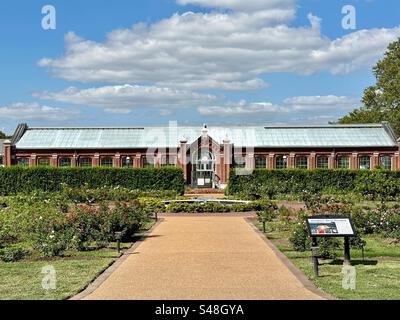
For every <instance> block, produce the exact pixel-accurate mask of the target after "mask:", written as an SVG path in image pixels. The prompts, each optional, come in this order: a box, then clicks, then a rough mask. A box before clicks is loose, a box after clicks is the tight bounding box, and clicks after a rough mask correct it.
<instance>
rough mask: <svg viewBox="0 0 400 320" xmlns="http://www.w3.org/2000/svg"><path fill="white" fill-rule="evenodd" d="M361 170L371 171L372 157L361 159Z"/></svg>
mask: <svg viewBox="0 0 400 320" xmlns="http://www.w3.org/2000/svg"><path fill="white" fill-rule="evenodd" d="M359 168H360V169H361V170H370V169H371V157H370V156H362V157H360V160H359Z"/></svg>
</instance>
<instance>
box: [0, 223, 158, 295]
mask: <svg viewBox="0 0 400 320" xmlns="http://www.w3.org/2000/svg"><path fill="white" fill-rule="evenodd" d="M153 224H154V222H153V221H150V222H148V223H147V224H146V225H145V227H144V228H143V230H142V231H140V232H138V233H137V234H135V236H134V240H138V239H139V238H140V237H141V236H142V235H143V233H144V232H145V231H146V230H148V229H150V228H151V226H152V225H153ZM131 246H132V242H129V243H121V249H128V248H130V247H131ZM120 256H121V253H117V251H116V243H110V244H109V246H108V247H107V248H104V249H100V250H93V251H75V250H71V251H67V252H65V253H64V255H63V257H56V258H48V259H44V258H39V257H38V256H37V255H31V256H29V257H28V258H27V259H25V260H22V261H18V262H7V263H6V262H0V299H1V300H62V299H67V298H69V297H71V296H73V295H75V294H77V293H79V292H81V291H82V290H83V289H85V288H86V287H87V285H88V284H89V283H90V282H92V281H93V280H94V279H95V278H97V277H98V276H99V275H100V274H101V273H102V272H103V271H104V270H105V269H107V267H108V266H110V265H111V264H112V263H113V262H114V261H115V260H116V259H117V258H118V257H120ZM46 266H52V267H54V269H55V271H56V289H55V290H45V289H43V288H42V280H43V278H44V277H45V274H43V273H42V268H43V267H46Z"/></svg>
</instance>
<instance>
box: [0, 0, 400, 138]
mask: <svg viewBox="0 0 400 320" xmlns="http://www.w3.org/2000/svg"><path fill="white" fill-rule="evenodd" d="M44 5H53V6H54V7H55V9H56V23H57V27H56V30H43V28H42V26H41V20H42V18H43V16H44V15H43V14H42V13H41V9H42V7H43V6H44ZM344 5H353V6H354V8H355V9H356V18H357V26H356V29H355V30H345V29H343V28H342V18H343V14H342V13H341V10H342V7H343V6H344ZM399 7H400V5H399V4H398V1H395V0H380V1H378V0H353V1H350V0H347V1H339V0H338V1H336V0H335V1H323V0H297V1H296V0H281V1H276V0H248V1H238V0H176V1H174V0H158V1H156V0H150V1H149V0H147V1H141V0H137V1H129V0H115V1H113V2H111V1H105V0H96V1H95V0H86V1H76V0H69V1H54V0H53V1H46V2H44V1H36V0H32V1H25V0H13V1H10V0H4V1H1V2H0V40H1V50H0V70H1V77H0V82H1V83H0V85H1V88H2V90H1V91H0V92H1V94H0V129H3V130H5V131H7V132H8V133H12V132H13V130H14V129H15V126H16V125H17V124H18V123H20V122H27V123H28V124H29V125H31V126H62V125H65V126H71V125H74V126H99V125H107V126H129V125H139V124H140V125H153V124H162V125H165V124H167V123H168V121H169V120H177V121H178V124H179V123H180V124H200V123H209V124H215V125H217V124H255V123H259V124H265V125H267V124H283V123H290V124H293V123H299V124H305V123H327V122H328V121H334V120H335V119H337V118H338V117H340V116H342V115H344V114H346V113H347V112H348V111H350V110H352V109H353V108H355V107H357V106H359V105H360V103H359V99H360V97H361V96H362V92H363V90H364V89H365V87H366V86H368V85H370V84H372V83H373V82H374V78H373V76H372V74H371V67H372V66H373V64H374V63H375V62H376V61H377V60H378V59H379V58H381V57H382V54H383V53H384V51H385V48H386V47H387V45H388V44H389V43H390V42H391V41H393V40H395V39H396V38H398V37H399V36H400V28H399V26H400V21H399V18H398V12H399V9H400V8H399ZM187 12H192V14H187ZM310 14H311V15H310ZM138 24H141V27H138ZM134 25H136V27H133V26H134Z"/></svg>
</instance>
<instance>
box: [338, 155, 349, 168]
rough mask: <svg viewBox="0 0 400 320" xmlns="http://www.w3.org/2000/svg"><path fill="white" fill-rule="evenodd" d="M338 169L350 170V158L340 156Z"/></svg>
mask: <svg viewBox="0 0 400 320" xmlns="http://www.w3.org/2000/svg"><path fill="white" fill-rule="evenodd" d="M337 167H338V169H350V157H348V156H339V157H338V160H337Z"/></svg>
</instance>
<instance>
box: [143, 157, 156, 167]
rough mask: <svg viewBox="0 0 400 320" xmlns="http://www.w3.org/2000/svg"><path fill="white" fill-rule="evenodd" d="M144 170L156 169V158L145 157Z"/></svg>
mask: <svg viewBox="0 0 400 320" xmlns="http://www.w3.org/2000/svg"><path fill="white" fill-rule="evenodd" d="M142 160H143V161H142V162H143V168H151V167H154V157H153V156H145V157H143V158H142Z"/></svg>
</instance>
